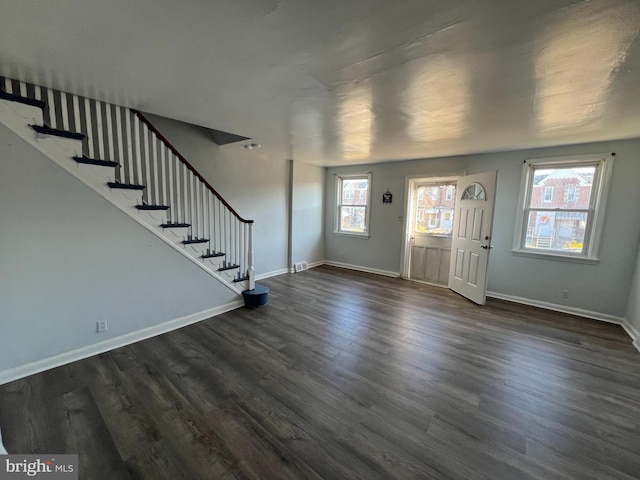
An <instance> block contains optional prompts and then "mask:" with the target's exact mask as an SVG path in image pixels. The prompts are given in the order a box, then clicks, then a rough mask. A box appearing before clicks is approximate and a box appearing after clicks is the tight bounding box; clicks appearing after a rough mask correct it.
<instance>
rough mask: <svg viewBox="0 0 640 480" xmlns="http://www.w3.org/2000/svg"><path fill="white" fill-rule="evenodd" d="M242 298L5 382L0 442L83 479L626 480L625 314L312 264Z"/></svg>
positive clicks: (636, 398) (629, 432) (630, 459)
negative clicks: (170, 327) (612, 319)
mask: <svg viewBox="0 0 640 480" xmlns="http://www.w3.org/2000/svg"><path fill="white" fill-rule="evenodd" d="M263 283H265V284H266V285H268V286H269V288H270V289H271V297H270V302H269V305H268V306H267V307H264V308H261V309H257V310H249V309H239V310H236V311H233V312H229V313H226V314H224V315H220V316H218V317H215V318H212V319H210V320H206V321H203V322H200V323H198V324H195V325H192V326H189V327H186V328H182V329H180V330H177V331H174V332H171V333H168V334H166V335H162V336H160V337H156V338H152V339H149V340H146V341H143V342H140V343H137V344H134V345H131V346H128V347H125V348H121V349H118V350H114V351H112V352H108V353H105V354H102V355H99V356H95V357H91V358H89V359H86V360H83V361H79V362H75V363H72V364H69V365H66V366H64V367H60V368H56V369H53V370H50V371H47V372H44V373H41V374H38V375H33V376H31V377H28V378H25V379H22V380H19V381H15V382H12V383H9V384H6V385H3V386H1V387H0V425H1V426H2V433H3V439H4V443H5V446H6V447H7V449H8V450H9V451H10V452H20V453H32V452H33V453H42V452H48V453H78V454H79V459H80V469H81V478H91V479H109V480H114V479H129V478H145V479H164V478H167V479H168V478H171V479H176V478H191V479H193V478H196V479H213V478H215V479H219V478H222V479H225V478H260V479H307V478H308V479H320V478H327V479H351V478H363V479H405V478H427V479H470V478H473V479H476V478H479V479H492V480H493V479H496V480H499V479H505V480H513V479H563V480H568V479H581V480H582V479H587V480H589V479H591V480H595V479H598V480H603V479H605V480H607V479H608V480H614V479H616V480H619V479H628V480H629V479H633V478H638V477H637V474H638V472H640V443H639V442H638V438H640V369H638V365H640V353H638V352H637V351H636V350H635V349H634V348H633V346H632V345H631V341H630V339H629V338H628V337H627V336H626V334H625V333H624V332H623V331H622V329H621V328H620V327H619V326H616V325H611V324H607V323H602V322H597V321H590V320H587V319H584V318H579V317H573V316H570V315H564V314H558V313H554V312H550V311H545V310H539V309H535V308H531V307H523V306H519V305H515V304H511V303H508V302H503V301H497V300H489V301H488V303H487V305H486V306H484V307H478V306H476V305H474V304H472V303H470V302H468V301H467V300H465V299H463V298H462V297H460V296H458V295H456V294H454V293H452V292H450V291H448V290H447V289H443V288H438V287H432V286H426V285H421V284H417V283H412V282H407V281H403V280H400V279H393V278H387V277H382V276H376V275H370V274H364V273H358V272H353V271H349V270H342V269H337V268H331V267H317V268H314V269H311V270H307V271H304V272H302V273H297V274H291V275H281V276H278V277H274V278H270V279H267V280H263Z"/></svg>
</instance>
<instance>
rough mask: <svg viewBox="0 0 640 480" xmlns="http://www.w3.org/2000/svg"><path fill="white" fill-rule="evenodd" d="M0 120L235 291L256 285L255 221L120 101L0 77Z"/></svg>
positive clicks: (257, 293)
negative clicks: (88, 97)
mask: <svg viewBox="0 0 640 480" xmlns="http://www.w3.org/2000/svg"><path fill="white" fill-rule="evenodd" d="M0 121H1V122H2V123H4V124H5V125H6V126H7V127H8V128H10V129H11V130H12V131H13V132H14V133H16V134H17V135H18V136H20V137H21V138H22V139H24V140H26V141H27V142H28V143H30V144H31V145H33V146H34V147H35V148H37V149H38V150H39V151H41V152H42V153H43V154H45V155H46V156H47V157H48V158H50V159H51V160H53V161H54V162H55V163H56V164H58V165H59V166H60V167H62V168H63V169H64V170H66V171H67V172H69V173H71V174H72V175H73V176H75V177H77V178H78V179H79V180H81V181H82V182H83V183H85V184H86V185H88V186H89V187H91V188H92V189H93V190H94V191H95V192H96V193H98V194H99V195H101V196H102V197H104V198H105V199H106V200H108V201H109V202H110V203H112V204H113V205H115V206H117V207H118V208H120V209H121V210H122V211H123V212H125V213H126V214H127V215H128V216H129V217H131V218H132V219H134V220H135V221H137V222H138V223H139V224H140V225H142V226H144V227H145V228H146V229H148V230H149V231H151V232H153V233H154V234H155V235H156V236H158V237H159V238H161V239H162V240H163V241H164V242H165V243H167V244H169V245H170V246H172V247H173V248H174V249H175V250H176V251H178V252H180V253H181V254H182V255H185V256H186V257H188V258H189V259H190V260H192V261H193V262H194V263H196V264H197V265H198V266H199V267H200V268H202V269H203V270H205V271H206V272H207V273H208V274H210V275H211V276H213V277H215V278H216V279H218V280H219V281H221V282H222V283H224V284H225V285H226V286H227V287H228V288H230V289H232V290H233V291H234V292H236V293H237V294H238V295H240V294H242V295H243V297H244V299H245V304H246V305H247V306H262V305H266V303H267V295H268V289H266V287H263V286H261V285H256V284H255V279H254V276H255V273H254V268H253V238H252V235H253V230H252V227H253V221H252V220H245V219H243V218H242V217H240V216H239V215H238V214H237V212H235V210H233V208H231V206H230V205H229V204H228V203H227V202H226V201H225V200H224V199H223V198H222V197H221V196H220V195H219V194H218V193H217V192H216V191H215V190H214V189H213V187H211V185H210V184H209V183H208V182H207V181H206V180H205V179H204V178H203V177H202V176H201V175H200V174H199V173H198V172H197V171H196V170H195V169H194V168H193V167H192V166H191V165H190V164H189V163H188V162H187V161H186V159H184V157H182V155H180V153H179V152H178V151H177V150H176V149H175V148H174V147H173V146H172V145H171V144H170V143H169V142H168V141H167V140H166V138H164V136H162V134H161V133H160V132H159V131H158V130H157V129H155V127H154V126H153V125H152V124H151V123H150V122H149V121H148V120H147V119H146V118H145V116H144V115H143V114H142V113H140V112H136V111H133V110H129V109H127V108H124V107H119V106H115V105H110V104H106V103H103V102H98V101H95V100H90V99H86V98H83V97H77V96H75V95H71V94H66V93H64V92H59V91H54V90H51V89H46V88H44V87H39V86H34V85H30V84H25V83H24V82H16V81H15V80H10V79H2V78H0Z"/></svg>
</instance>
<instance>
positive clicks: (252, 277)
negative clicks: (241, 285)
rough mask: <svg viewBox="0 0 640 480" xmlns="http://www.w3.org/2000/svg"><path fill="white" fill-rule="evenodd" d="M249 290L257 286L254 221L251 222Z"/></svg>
mask: <svg viewBox="0 0 640 480" xmlns="http://www.w3.org/2000/svg"><path fill="white" fill-rule="evenodd" d="M248 257H249V258H248V263H249V290H253V289H254V288H256V271H255V269H254V268H253V222H252V223H249V256H248Z"/></svg>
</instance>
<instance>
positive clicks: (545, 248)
mask: <svg viewBox="0 0 640 480" xmlns="http://www.w3.org/2000/svg"><path fill="white" fill-rule="evenodd" d="M612 166H613V155H609V154H607V155H594V156H587V157H585V156H581V157H560V158H553V159H531V160H527V161H526V162H525V165H524V170H523V175H522V186H521V193H520V203H519V205H521V208H520V211H519V212H518V220H517V223H516V232H515V235H514V246H513V249H514V252H516V253H524V254H532V255H544V256H548V257H561V258H562V259H574V260H586V261H596V260H597V253H598V246H599V241H600V234H601V231H602V226H603V220H604V214H605V202H606V195H607V193H606V192H607V188H608V183H609V177H610V175H611V168H612ZM554 190H556V191H557V192H561V193H560V194H559V195H553V192H554ZM578 190H579V191H580V195H579V196H578V195H577V194H576V192H577V191H578ZM562 192H566V194H564V195H563V194H562Z"/></svg>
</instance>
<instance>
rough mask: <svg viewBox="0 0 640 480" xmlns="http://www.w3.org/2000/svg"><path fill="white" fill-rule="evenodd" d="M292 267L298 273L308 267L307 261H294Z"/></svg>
mask: <svg viewBox="0 0 640 480" xmlns="http://www.w3.org/2000/svg"><path fill="white" fill-rule="evenodd" d="M293 268H294V270H295V272H296V273H298V272H301V271H303V270H306V269H307V268H309V264H308V263H307V262H298V263H294V265H293Z"/></svg>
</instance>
